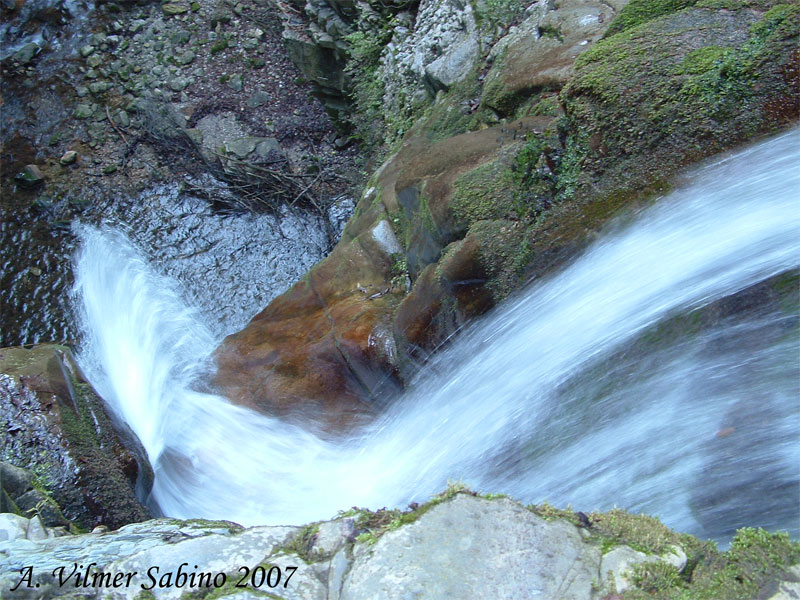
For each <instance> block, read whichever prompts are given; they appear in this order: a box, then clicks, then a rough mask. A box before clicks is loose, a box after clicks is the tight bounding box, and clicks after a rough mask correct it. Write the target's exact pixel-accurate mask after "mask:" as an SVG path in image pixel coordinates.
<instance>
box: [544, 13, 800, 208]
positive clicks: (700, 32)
mask: <svg viewBox="0 0 800 600" xmlns="http://www.w3.org/2000/svg"><path fill="white" fill-rule="evenodd" d="M629 6H633V3H632V4H631V5H629ZM722 6H723V7H720V3H718V2H717V3H715V2H707V3H702V2H701V3H698V4H696V5H695V6H694V7H690V8H685V9H683V10H679V11H677V12H673V13H670V14H666V15H663V16H658V17H657V18H654V19H652V20H645V21H644V22H642V23H641V24H638V25H625V27H624V28H622V31H621V32H620V33H617V34H615V35H612V36H610V37H608V38H606V39H604V40H602V41H600V42H599V43H597V44H595V45H594V46H593V47H592V48H591V49H589V50H588V51H587V52H585V53H584V54H582V55H581V56H580V57H579V58H578V59H577V61H576V63H575V76H574V77H573V78H572V79H571V80H570V82H569V84H568V85H567V86H566V87H565V89H564V90H563V91H562V93H561V99H562V102H563V105H564V109H565V111H566V115H567V119H568V123H569V132H570V133H569V139H568V141H567V151H566V157H565V165H564V168H563V169H562V172H561V179H560V183H559V185H560V188H561V190H562V191H563V193H564V194H565V195H566V196H569V197H572V196H578V197H580V198H597V197H600V196H605V195H608V194H611V193H621V192H627V191H633V190H638V189H642V188H644V187H646V186H648V185H652V184H653V183H654V182H657V181H658V180H660V179H662V178H664V177H665V176H668V175H669V174H671V173H674V172H675V171H676V170H677V169H679V168H680V167H683V166H685V165H688V164H690V163H692V162H695V161H697V160H700V159H702V158H704V157H706V156H709V155H711V154H713V153H716V152H720V151H722V150H725V149H728V148H730V147H732V146H734V145H735V144H738V143H741V142H743V141H745V140H747V139H751V138H753V137H754V136H756V135H759V134H763V133H767V132H770V131H774V130H777V129H779V128H781V127H783V126H786V125H787V124H789V123H791V122H793V121H795V120H796V119H797V118H798V115H799V114H800V93H799V92H800V87H799V86H800V69H798V66H797V65H798V59H799V58H800V54H798V35H800V7H799V6H798V5H797V4H781V3H778V2H770V1H768V0H765V1H763V2H726V3H722ZM624 16H625V15H624V14H623V15H621V18H622V17H624ZM612 28H613V27H612Z"/></svg>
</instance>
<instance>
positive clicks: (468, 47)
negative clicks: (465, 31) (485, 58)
mask: <svg viewBox="0 0 800 600" xmlns="http://www.w3.org/2000/svg"><path fill="white" fill-rule="evenodd" d="M479 50H480V44H479V40H478V34H477V32H476V33H475V35H473V36H470V37H465V38H464V39H463V40H460V41H459V42H458V43H456V44H454V45H453V46H451V47H450V48H448V51H447V53H446V54H444V55H443V56H440V57H439V58H437V59H436V60H434V61H433V62H432V63H430V64H429V65H428V66H427V67H426V68H425V75H426V76H427V78H428V80H429V81H430V82H431V85H432V86H433V88H434V89H435V90H440V89H443V90H448V89H449V88H450V86H452V85H453V84H454V83H458V82H459V81H461V80H462V79H464V78H465V77H466V76H467V75H469V74H470V72H471V71H472V69H473V68H474V66H475V61H476V59H477V57H478V56H479V55H480V52H479Z"/></svg>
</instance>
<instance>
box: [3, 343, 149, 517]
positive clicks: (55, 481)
mask: <svg viewBox="0 0 800 600" xmlns="http://www.w3.org/2000/svg"><path fill="white" fill-rule="evenodd" d="M0 427H2V429H3V431H4V436H3V441H2V447H1V448H2V458H3V459H4V460H7V461H9V462H11V463H13V464H14V465H16V466H19V467H25V468H28V469H33V470H34V471H35V472H36V473H37V474H38V479H39V485H40V486H43V487H44V488H45V489H46V490H47V492H49V494H50V495H52V498H53V499H54V500H55V502H56V504H57V505H58V506H56V507H52V506H50V504H51V503H50V496H49V495H47V494H45V493H44V492H43V491H42V490H41V489H40V488H35V487H33V485H32V483H31V482H29V485H24V486H19V485H17V486H14V488H13V489H7V490H6V492H7V493H8V494H9V496H10V497H11V496H14V497H11V500H12V501H13V502H14V504H15V505H16V506H17V508H18V509H19V510H20V512H22V513H24V514H27V515H31V514H39V515H40V516H42V518H43V519H44V520H45V524H46V525H49V526H55V525H67V524H68V521H74V522H76V523H77V524H78V525H80V526H81V527H84V528H92V527H94V526H95V525H97V524H98V523H102V524H105V525H107V526H109V527H112V528H116V527H120V526H122V525H124V524H126V523H131V522H135V521H143V520H145V519H147V518H149V517H150V516H151V515H150V512H149V511H148V509H146V508H145V507H144V506H143V505H142V503H141V502H140V501H139V500H138V499H137V495H136V492H137V491H138V492H139V496H140V497H141V498H144V497H146V495H147V494H148V492H149V489H150V487H151V486H152V482H153V472H152V469H151V468H150V465H149V463H148V461H147V457H146V454H145V452H144V449H143V448H142V446H141V444H140V443H139V442H138V440H137V439H136V437H135V435H134V434H133V433H132V432H130V431H129V430H127V429H126V428H120V427H118V426H116V425H113V424H112V421H111V419H110V417H109V415H108V414H107V413H106V410H105V408H104V405H103V402H102V400H101V399H100V398H99V397H98V396H97V395H96V394H95V393H94V391H93V390H92V389H91V386H90V385H89V384H88V383H87V382H86V380H85V379H83V377H82V375H81V374H80V371H79V369H78V367H77V365H76V363H75V361H74V358H73V357H72V354H71V351H70V350H69V348H67V347H66V346H57V345H54V344H42V345H39V346H35V347H33V348H31V349H27V348H3V349H0ZM13 473H17V471H13ZM6 479H7V478H6V477H4V483H3V488H4V489H6V483H5V481H6ZM16 479H19V478H18V477H17V478H14V480H16ZM23 487H24V488H26V489H22V488H23ZM59 507H60V509H61V511H63V516H62V515H61V514H60V512H59V510H58V508H59ZM65 517H66V519H65Z"/></svg>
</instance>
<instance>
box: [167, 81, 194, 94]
mask: <svg viewBox="0 0 800 600" xmlns="http://www.w3.org/2000/svg"><path fill="white" fill-rule="evenodd" d="M187 87H189V80H188V79H187V78H186V77H173V78H172V79H170V80H169V89H171V90H172V91H174V92H182V91H183V90H185V89H186V88H187Z"/></svg>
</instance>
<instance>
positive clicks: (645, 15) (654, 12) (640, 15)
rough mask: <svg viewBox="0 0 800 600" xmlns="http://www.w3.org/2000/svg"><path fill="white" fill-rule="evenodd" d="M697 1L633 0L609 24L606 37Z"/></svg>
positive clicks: (692, 4)
mask: <svg viewBox="0 0 800 600" xmlns="http://www.w3.org/2000/svg"><path fill="white" fill-rule="evenodd" d="M696 3H697V0H631V1H630V2H629V3H628V4H627V5H626V6H625V7H624V8H623V9H622V10H621V11H620V13H619V15H617V18H616V19H614V21H612V23H611V25H609V27H608V31H606V33H605V37H610V36H612V35H616V34H617V33H621V32H623V31H627V30H628V29H631V28H633V27H636V26H637V25H641V24H642V23H647V22H648V21H652V20H653V19H656V18H658V17H661V16H663V15H668V14H671V13H674V12H677V11H679V10H682V9H684V8H687V7H689V6H694V5H695V4H696Z"/></svg>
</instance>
